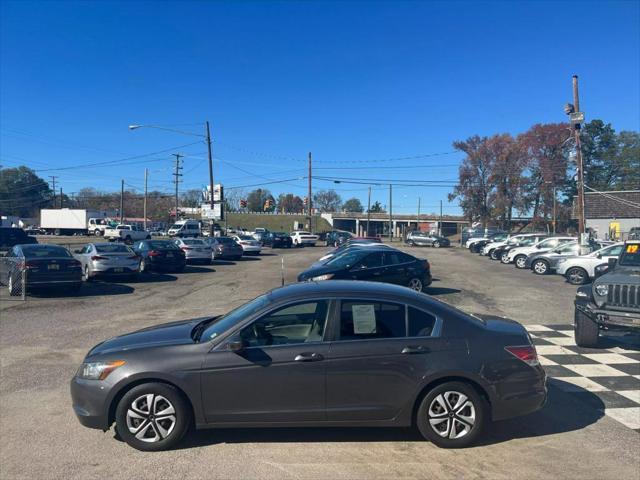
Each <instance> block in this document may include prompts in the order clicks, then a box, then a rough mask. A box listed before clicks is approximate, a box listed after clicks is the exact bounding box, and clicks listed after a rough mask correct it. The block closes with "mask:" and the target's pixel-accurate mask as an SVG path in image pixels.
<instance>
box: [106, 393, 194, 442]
mask: <svg viewBox="0 0 640 480" xmlns="http://www.w3.org/2000/svg"><path fill="white" fill-rule="evenodd" d="M190 425H191V409H190V408H189V406H188V404H187V402H186V400H185V399H184V396H183V395H182V394H181V393H180V392H179V391H178V390H177V389H176V388H174V387H172V386H171V385H167V384H163V383H145V384H142V385H138V386H136V387H134V388H132V389H131V390H129V391H128V392H127V393H126V394H125V395H124V396H123V397H122V400H120V403H118V407H117V409H116V430H117V432H118V434H119V435H120V437H121V438H122V439H123V440H124V441H125V442H127V443H128V444H129V445H130V446H132V447H133V448H135V449H137V450H142V451H145V452H154V451H160V450H167V449H170V448H173V447H175V446H176V445H177V444H178V442H179V441H180V440H181V439H182V437H183V436H184V434H185V433H186V432H187V430H188V429H189V426H190Z"/></svg>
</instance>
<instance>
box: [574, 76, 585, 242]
mask: <svg viewBox="0 0 640 480" xmlns="http://www.w3.org/2000/svg"><path fill="white" fill-rule="evenodd" d="M573 106H574V108H575V111H576V112H580V98H579V96H578V76H577V75H574V76H573ZM574 135H575V137H576V160H577V162H578V222H579V223H578V233H579V234H580V236H582V234H583V233H584V171H583V170H584V165H583V163H582V147H581V145H580V123H576V124H575V126H574Z"/></svg>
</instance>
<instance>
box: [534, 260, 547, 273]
mask: <svg viewBox="0 0 640 480" xmlns="http://www.w3.org/2000/svg"><path fill="white" fill-rule="evenodd" d="M533 273H536V274H538V275H546V274H547V273H549V263H548V262H547V261H546V260H536V261H535V262H533Z"/></svg>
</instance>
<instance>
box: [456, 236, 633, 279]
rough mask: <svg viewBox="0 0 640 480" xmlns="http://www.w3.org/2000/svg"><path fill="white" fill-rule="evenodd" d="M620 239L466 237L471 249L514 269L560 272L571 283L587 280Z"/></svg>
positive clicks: (618, 246)
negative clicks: (512, 266) (586, 240)
mask: <svg viewBox="0 0 640 480" xmlns="http://www.w3.org/2000/svg"><path fill="white" fill-rule="evenodd" d="M623 245H624V244H623V243H622V242H611V241H604V240H591V241H590V242H589V243H588V244H587V245H582V244H580V242H578V240H577V238H576V237H572V236H562V235H549V234H547V233H523V234H517V235H508V234H506V233H497V234H493V235H491V236H489V237H475V238H473V237H472V238H470V239H469V240H467V242H466V244H465V246H466V247H467V248H468V249H469V250H470V251H471V252H475V253H478V254H480V255H484V256H487V257H488V258H490V259H491V260H495V261H500V262H502V263H504V264H514V265H515V267H516V268H520V269H530V270H532V271H533V273H535V274H537V275H548V274H554V273H555V274H559V275H563V276H564V277H565V278H566V279H567V281H568V282H569V283H571V284H572V285H582V284H585V283H588V282H590V281H591V280H592V279H593V278H594V276H595V268H596V267H597V266H598V265H601V264H603V263H606V262H607V261H608V259H609V258H617V257H618V256H619V255H620V253H621V252H622V248H623Z"/></svg>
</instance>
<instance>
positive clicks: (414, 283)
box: [408, 278, 422, 292]
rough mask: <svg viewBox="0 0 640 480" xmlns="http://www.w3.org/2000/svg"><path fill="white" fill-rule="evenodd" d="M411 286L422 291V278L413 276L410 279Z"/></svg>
mask: <svg viewBox="0 0 640 480" xmlns="http://www.w3.org/2000/svg"><path fill="white" fill-rule="evenodd" d="M408 286H409V288H410V289H411V290H415V291H416V292H421V291H422V280H420V279H419V278H412V279H411V280H409V285H408Z"/></svg>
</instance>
